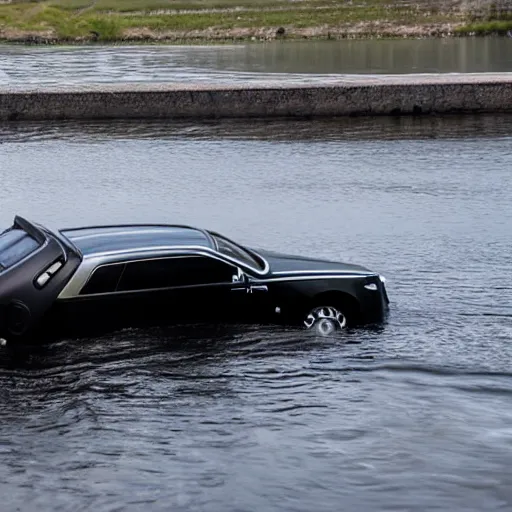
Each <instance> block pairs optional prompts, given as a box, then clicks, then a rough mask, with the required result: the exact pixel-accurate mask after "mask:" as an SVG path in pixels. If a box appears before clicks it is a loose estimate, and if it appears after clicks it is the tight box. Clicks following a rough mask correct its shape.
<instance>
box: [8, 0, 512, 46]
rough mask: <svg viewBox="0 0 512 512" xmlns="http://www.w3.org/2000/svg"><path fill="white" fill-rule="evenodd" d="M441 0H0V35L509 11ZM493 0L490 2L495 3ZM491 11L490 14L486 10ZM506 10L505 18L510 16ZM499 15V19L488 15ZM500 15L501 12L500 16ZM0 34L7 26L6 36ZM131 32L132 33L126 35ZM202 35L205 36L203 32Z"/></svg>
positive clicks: (479, 19)
mask: <svg viewBox="0 0 512 512" xmlns="http://www.w3.org/2000/svg"><path fill="white" fill-rule="evenodd" d="M446 2H447V0H444V3H443V1H442V0H423V1H420V2H418V3H416V4H415V3H410V2H409V1H407V2H406V1H404V0H395V1H394V2H392V1H391V0H351V1H350V2H347V1H343V0H294V1H293V3H291V2H290V0H40V1H37V0H35V1H19V0H14V1H13V2H12V3H9V4H0V37H3V38H4V39H5V38H7V39H9V38H11V39H13V38H16V37H18V38H21V39H23V35H24V34H32V35H33V34H41V35H43V34H45V35H46V36H45V37H48V34H52V35H53V37H54V38H56V39H58V40H60V41H76V40H88V39H95V40H99V41H117V40H123V39H126V38H127V37H128V38H130V37H132V36H133V34H135V33H136V32H137V31H141V32H144V33H147V34H150V36H149V37H150V38H151V35H153V36H156V35H158V34H166V33H167V34H168V33H172V32H180V33H187V32H191V31H196V32H197V31H204V32H205V33H206V31H209V30H210V31H211V29H214V30H216V31H223V30H224V31H229V30H234V29H277V28H278V27H286V30H287V34H289V33H290V31H291V32H292V33H293V30H294V29H306V28H310V27H311V28H314V27H324V28H326V29H329V28H336V27H340V26H356V25H357V24H364V23H371V22H374V23H375V22H380V23H385V24H388V25H390V24H391V25H397V26H398V25H402V26H414V25H421V24H430V25H435V24H443V23H450V22H452V23H458V24H459V25H461V24H463V23H464V20H466V21H467V24H466V25H463V26H459V27H458V28H457V29H456V32H457V33H458V34H461V35H463V34H469V33H505V32H507V30H510V29H511V28H512V13H508V11H506V12H504V11H497V10H496V9H495V8H494V10H492V9H491V8H489V9H486V10H484V11H481V13H480V14H479V13H478V12H476V14H475V12H474V11H472V12H471V13H470V15H469V14H468V13H466V14H465V13H461V12H460V11H457V9H454V8H453V5H454V4H453V3H450V2H448V3H446ZM493 5H494V4H493ZM489 13H490V14H489ZM509 16H510V19H508V17H509ZM496 17H498V18H499V19H494V18H496ZM504 17H505V18H506V19H503V18H504ZM5 34H10V36H9V35H8V36H6V35H5ZM130 34H131V36H130ZM206 37H207V38H208V36H206Z"/></svg>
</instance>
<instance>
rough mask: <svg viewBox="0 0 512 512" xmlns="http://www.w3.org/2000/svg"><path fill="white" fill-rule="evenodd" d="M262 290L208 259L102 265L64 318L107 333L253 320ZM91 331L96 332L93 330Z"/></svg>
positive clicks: (196, 257)
mask: <svg viewBox="0 0 512 512" xmlns="http://www.w3.org/2000/svg"><path fill="white" fill-rule="evenodd" d="M264 293H265V292H264V290H263V289H262V287H254V286H252V283H251V280H250V278H249V277H248V276H247V275H245V274H244V273H243V272H241V270H240V269H239V268H238V267H237V266H236V265H234V264H230V263H227V262H225V261H222V260H221V259H219V258H215V257H213V256H206V255H199V254H183V255H176V256H166V257H159V258H145V259H139V260H137V261H129V262H123V263H110V264H103V265H101V266H100V267H98V268H97V269H95V271H94V272H93V273H92V275H91V277H90V278H89V280H88V281H87V283H86V284H85V286H84V287H83V288H82V290H81V291H80V294H79V296H78V297H76V298H75V299H73V300H71V301H66V308H65V309H66V311H65V314H64V315H63V314H62V310H61V311H60V315H59V316H60V317H61V318H62V317H65V318H66V319H67V321H68V323H72V324H73V325H76V326H78V324H79V323H83V322H84V321H85V322H86V323H89V324H94V325H92V326H93V327H96V326H97V327H98V330H102V329H103V328H105V327H106V328H108V329H111V328H113V327H115V328H118V327H123V326H146V325H156V324H177V323H178V324H180V323H202V322H215V323H216V322H247V321H249V322H250V321H258V320H259V311H260V305H261V302H262V300H263V295H264ZM93 330H96V329H93Z"/></svg>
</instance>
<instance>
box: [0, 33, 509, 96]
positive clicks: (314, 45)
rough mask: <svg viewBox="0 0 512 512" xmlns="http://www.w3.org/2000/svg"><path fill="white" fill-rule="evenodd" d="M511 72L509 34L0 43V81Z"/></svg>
mask: <svg viewBox="0 0 512 512" xmlns="http://www.w3.org/2000/svg"><path fill="white" fill-rule="evenodd" d="M477 72H479V73H480V72H496V73H497V72H512V39H509V38H498V37H490V38H455V39H423V40H422V39H420V40H368V41H357V40H356V41H317V42H312V41H304V42H301V41H293V42H291V41H288V42H286V41H285V42H272V43H252V44H240V45H222V46H158V45H155V46H122V47H117V46H110V47H108V46H86V47H30V46H28V47H27V46H5V45H4V46H0V86H6V85H8V86H13V87H15V86H20V85H26V84H39V85H41V86H51V85H56V84H60V85H64V84H81V83H111V82H152V81H158V82H175V83H183V82H190V81H193V82H205V83H218V82H223V83H226V82H227V83H233V82H234V83H240V82H242V83H246V82H248V81H249V82H254V81H257V80H279V81H286V80H289V79H293V80H302V81H304V82H308V83H314V82H316V81H319V80H321V81H325V80H330V79H339V77H340V76H343V77H344V78H345V79H347V80H349V79H350V78H351V77H352V76H355V75H360V74H366V75H379V76H383V75H395V74H405V73H415V74H418V73H422V74H424V73H429V74H430V73H477Z"/></svg>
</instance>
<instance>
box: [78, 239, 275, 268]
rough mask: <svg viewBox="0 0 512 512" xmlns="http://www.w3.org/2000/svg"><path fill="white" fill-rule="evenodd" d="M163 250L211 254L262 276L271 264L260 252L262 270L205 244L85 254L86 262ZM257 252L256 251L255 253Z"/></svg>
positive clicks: (164, 252)
mask: <svg viewBox="0 0 512 512" xmlns="http://www.w3.org/2000/svg"><path fill="white" fill-rule="evenodd" d="M162 252H163V254H166V253H169V254H171V253H173V252H178V253H183V254H185V255H186V254H200V255H202V256H210V257H212V258H216V259H219V260H221V261H224V262H229V263H232V264H235V265H237V266H239V267H241V268H244V269H246V270H248V271H249V273H253V274H257V275H260V276H264V275H266V274H268V272H269V270H270V265H269V264H268V261H267V260H266V259H265V258H263V257H262V256H260V255H259V254H258V257H259V258H261V260H262V261H263V262H264V268H263V270H260V269H258V268H254V267H252V266H251V265H248V264H247V263H244V262H242V261H240V260H237V259H235V258H232V257H231V256H227V255H225V254H223V253H221V252H218V251H216V250H214V249H212V248H210V247H206V246H203V245H160V246H156V247H148V248H147V249H136V250H135V251H134V250H133V249H118V250H115V251H104V252H97V253H94V254H88V255H86V256H84V262H85V261H87V260H96V259H101V258H108V257H114V258H115V257H116V256H123V255H134V256H135V257H137V256H139V255H141V256H143V255H144V254H147V253H150V254H151V253H155V256H156V255H159V254H161V253H162ZM255 254H256V253H255Z"/></svg>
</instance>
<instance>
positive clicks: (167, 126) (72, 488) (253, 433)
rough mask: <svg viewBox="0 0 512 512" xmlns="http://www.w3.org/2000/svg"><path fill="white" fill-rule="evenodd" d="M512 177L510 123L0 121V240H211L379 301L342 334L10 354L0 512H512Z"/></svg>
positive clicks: (0, 392) (0, 424)
mask: <svg viewBox="0 0 512 512" xmlns="http://www.w3.org/2000/svg"><path fill="white" fill-rule="evenodd" d="M511 169H512V118H511V117H498V116H480V117H470V116H468V117H464V118H458V117H448V118H442V119H438V118H421V119H410V118H409V119H363V120H361V119H345V120H337V121H333V120H331V121H318V122H305V121H304V122H300V121H297V122H296V121H289V122H253V123H251V124H249V125H248V124H244V123H240V122H210V123H206V124H195V123H170V122H166V123H161V122H153V123H143V122H133V123H132V122H116V123H93V124H91V123H82V124H74V123H62V124H51V125H49V124H46V123H41V124H13V123H11V124H8V125H3V126H1V127H0V180H1V183H2V188H1V190H0V205H1V207H0V225H3V226H7V225H8V224H9V223H10V222H11V221H12V217H13V215H14V214H15V213H19V214H22V215H25V216H27V217H29V218H32V219H34V220H37V221H40V222H43V223H46V224H48V225H51V226H57V227H59V226H72V225H81V224H88V223H99V222H118V221H119V222H126V221H134V222H145V221H158V222H180V223H183V222H184V223H190V224H195V225H201V226H204V227H209V228H212V229H216V230H218V231H221V232H224V233H225V234H227V235H229V236H232V237H234V238H236V239H238V240H240V241H242V242H246V243H250V244H253V245H255V246H265V247H268V248H271V249H276V250H281V251H287V252H292V253H298V254H310V255H317V256H321V257H327V258H336V259H344V260H347V261H353V262H358V263H362V264H365V265H368V266H370V267H372V268H374V269H375V270H378V271H380V272H382V273H383V274H384V275H385V276H386V277H387V278H388V290H389V295H390V298H391V315H390V318H389V321H388V323H387V324H386V325H385V326H383V328H382V329H380V330H375V329H373V330H366V329H360V330H355V331H352V332H347V333H346V334H344V335H343V336H340V337H338V338H335V339H325V340H321V339H315V338H310V337H308V336H306V335H305V334H304V333H303V332H301V331H297V330H287V329H280V328H273V327H262V326H252V327H248V328H241V327H236V328H227V327H224V326H220V327H218V328H213V327H208V326H205V327H204V328H201V329H200V328H195V329H191V330H177V329H155V330H150V331H145V332H140V331H132V330H128V331H123V332H120V333H113V334H111V335H108V336H105V337H103V338H101V339H90V340H85V341H80V342H79V341H76V340H65V341H64V342H62V343H59V344H55V345H51V346H49V347H45V348H39V349H35V348H31V349H23V350H21V349H18V350H16V349H11V350H10V351H8V350H5V349H2V350H1V351H0V400H1V404H2V406H1V407H0V454H1V459H2V464H1V465H0V491H1V495H2V497H3V505H2V509H3V510H17V509H22V510H36V509H52V510H71V509H73V510H85V509H87V510H89V509H95V510H101V511H111V510H120V509H122V510H140V509H141V508H143V507H146V508H148V507H150V508H151V509H152V510H169V509H173V510H187V511H199V510H208V511H212V510H214V511H217V510H218V511H222V512H229V511H245V510H247V511H249V510H265V511H278V510H279V511H281V510H287V511H288V510H289V511H292V510H293V511H304V512H310V511H312V510H315V511H333V510H339V509H340V506H342V508H343V509H344V510H354V511H360V510H393V511H397V510H408V511H410V510H421V511H425V510H453V511H459V510H460V511H465V512H467V511H481V510H503V509H508V508H509V507H510V506H511V505H512V491H511V489H512V486H511V484H512V481H511V477H510V471H509V468H510V465H511V463H512V430H511V428H510V425H511V420H512V412H511V409H510V401H511V398H512V373H511V371H510V368H511V363H512V348H511V347H512V344H511V337H512V285H511V284H510V283H511V282H512V268H511V265H510V247H511V245H512V234H511V230H510V225H511V222H512V201H511V192H510V190H511V189H512V188H511V187H512V174H511ZM340 504H342V505H340Z"/></svg>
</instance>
